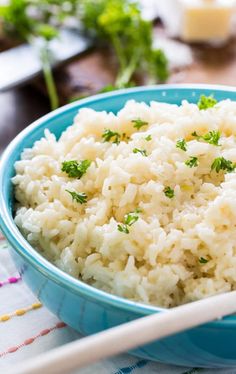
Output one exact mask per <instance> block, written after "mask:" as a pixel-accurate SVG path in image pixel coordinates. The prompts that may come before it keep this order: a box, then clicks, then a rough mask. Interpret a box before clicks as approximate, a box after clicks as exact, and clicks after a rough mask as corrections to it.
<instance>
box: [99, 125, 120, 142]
mask: <svg viewBox="0 0 236 374" xmlns="http://www.w3.org/2000/svg"><path fill="white" fill-rule="evenodd" d="M102 138H103V139H104V142H109V141H112V143H115V144H119V143H120V138H121V135H120V134H119V133H118V132H116V131H112V130H110V129H105V130H104V133H103V134H102Z"/></svg>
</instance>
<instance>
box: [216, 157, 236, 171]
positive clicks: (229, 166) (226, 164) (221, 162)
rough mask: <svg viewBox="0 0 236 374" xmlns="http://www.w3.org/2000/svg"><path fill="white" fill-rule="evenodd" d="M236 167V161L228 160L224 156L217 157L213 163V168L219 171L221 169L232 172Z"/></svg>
mask: <svg viewBox="0 0 236 374" xmlns="http://www.w3.org/2000/svg"><path fill="white" fill-rule="evenodd" d="M235 168H236V163H235V162H232V161H230V160H226V159H225V158H224V157H217V158H215V160H214V161H213V163H212V164H211V170H215V171H216V172H217V173H219V172H220V170H225V171H226V173H231V172H232V171H234V170H235Z"/></svg>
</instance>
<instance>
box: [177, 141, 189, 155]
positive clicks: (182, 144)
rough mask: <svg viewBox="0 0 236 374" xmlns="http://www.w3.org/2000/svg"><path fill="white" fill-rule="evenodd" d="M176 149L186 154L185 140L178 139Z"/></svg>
mask: <svg viewBox="0 0 236 374" xmlns="http://www.w3.org/2000/svg"><path fill="white" fill-rule="evenodd" d="M176 148H180V149H182V151H184V152H186V151H187V143H186V140H185V139H179V140H177V142H176Z"/></svg>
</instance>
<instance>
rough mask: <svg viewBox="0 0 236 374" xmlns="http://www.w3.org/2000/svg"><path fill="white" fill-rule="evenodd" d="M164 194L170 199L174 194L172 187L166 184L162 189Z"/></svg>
mask: <svg viewBox="0 0 236 374" xmlns="http://www.w3.org/2000/svg"><path fill="white" fill-rule="evenodd" d="M164 194H165V195H166V196H167V197H169V199H172V198H173V197H174V195H175V193H174V190H173V189H172V188H170V186H167V187H166V188H165V189H164Z"/></svg>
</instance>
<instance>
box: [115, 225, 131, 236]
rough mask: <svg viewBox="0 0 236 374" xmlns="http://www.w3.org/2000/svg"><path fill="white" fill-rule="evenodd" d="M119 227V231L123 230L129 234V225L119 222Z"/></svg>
mask: <svg viewBox="0 0 236 374" xmlns="http://www.w3.org/2000/svg"><path fill="white" fill-rule="evenodd" d="M117 228H118V231H120V232H123V233H124V234H129V229H128V227H127V225H125V224H124V223H120V224H118V225H117Z"/></svg>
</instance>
